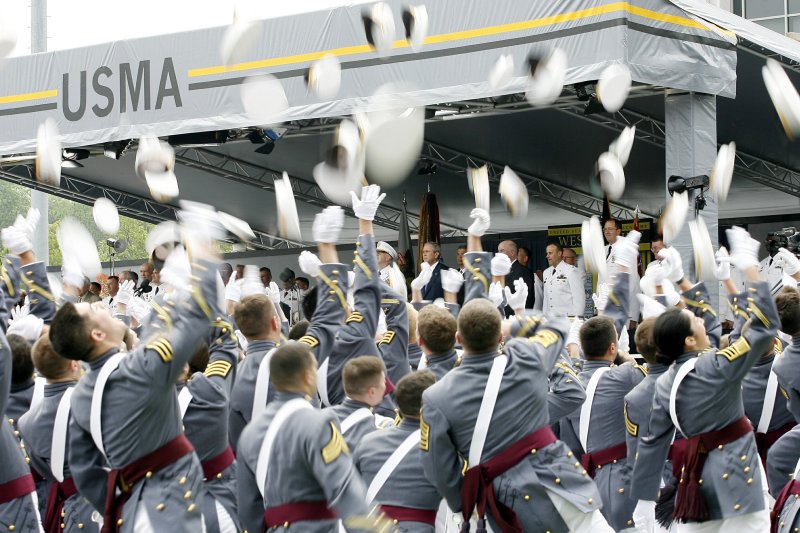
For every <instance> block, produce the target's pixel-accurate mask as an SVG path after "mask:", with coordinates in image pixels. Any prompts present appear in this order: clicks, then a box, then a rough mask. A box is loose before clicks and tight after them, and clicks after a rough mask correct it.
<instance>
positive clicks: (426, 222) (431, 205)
mask: <svg viewBox="0 0 800 533" xmlns="http://www.w3.org/2000/svg"><path fill="white" fill-rule="evenodd" d="M426 242H437V243H438V242H439V204H438V203H437V202H436V195H435V194H433V193H431V192H426V193H425V194H423V195H422V202H420V205H419V251H418V254H419V256H418V258H417V259H418V260H417V264H420V263H422V247H423V246H425V243H426Z"/></svg>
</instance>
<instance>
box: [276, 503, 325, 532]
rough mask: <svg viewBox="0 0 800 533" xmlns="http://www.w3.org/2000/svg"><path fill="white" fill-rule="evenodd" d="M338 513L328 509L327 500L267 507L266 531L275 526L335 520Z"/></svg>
mask: <svg viewBox="0 0 800 533" xmlns="http://www.w3.org/2000/svg"><path fill="white" fill-rule="evenodd" d="M336 518H337V517H336V513H335V512H334V511H333V510H331V509H328V502H327V501H325V500H319V501H313V502H292V503H284V504H283V505H278V506H277V507H267V509H266V510H265V511H264V531H266V530H268V529H270V528H273V527H275V526H284V525H288V524H294V523H295V522H303V521H305V520H335V519H336Z"/></svg>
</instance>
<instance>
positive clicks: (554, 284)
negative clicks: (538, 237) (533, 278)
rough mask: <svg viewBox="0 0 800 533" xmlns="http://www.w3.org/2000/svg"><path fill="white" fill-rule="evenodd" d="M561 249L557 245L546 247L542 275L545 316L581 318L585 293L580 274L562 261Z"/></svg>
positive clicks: (562, 250)
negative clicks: (545, 262)
mask: <svg viewBox="0 0 800 533" xmlns="http://www.w3.org/2000/svg"><path fill="white" fill-rule="evenodd" d="M563 252H564V249H563V247H562V246H561V245H560V244H558V243H551V244H548V245H547V264H548V265H549V267H548V268H547V269H546V270H545V271H544V273H543V274H542V278H543V282H544V302H543V307H542V310H543V312H544V313H545V314H549V315H553V316H556V315H559V316H583V309H584V305H585V304H586V293H585V292H584V290H583V281H582V280H581V275H580V272H578V269H577V268H575V267H574V266H572V265H569V264H567V263H565V262H564V260H563V257H562V255H563Z"/></svg>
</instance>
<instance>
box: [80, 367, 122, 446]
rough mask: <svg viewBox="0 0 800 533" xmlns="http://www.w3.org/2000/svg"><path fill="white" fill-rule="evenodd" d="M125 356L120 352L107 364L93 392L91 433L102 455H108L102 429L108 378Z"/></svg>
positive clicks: (102, 369) (90, 417)
mask: <svg viewBox="0 0 800 533" xmlns="http://www.w3.org/2000/svg"><path fill="white" fill-rule="evenodd" d="M125 355H127V354H126V353H125V352H118V353H116V354H114V355H112V356H111V357H110V358H109V359H108V361H106V362H105V364H104V365H103V367H102V368H101V369H100V372H98V373H97V381H96V382H95V384H94V391H93V392H92V407H91V410H90V412H89V432H90V433H91V434H92V440H93V441H94V445H95V446H97V449H98V450H100V453H102V454H103V455H106V449H105V447H104V446H103V427H102V416H103V392H104V390H105V388H106V381H108V376H110V375H111V373H112V372H113V371H114V370H116V369H117V367H118V366H119V363H120V361H122V358H123V357H125ZM106 458H107V457H106Z"/></svg>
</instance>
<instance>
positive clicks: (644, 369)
mask: <svg viewBox="0 0 800 533" xmlns="http://www.w3.org/2000/svg"><path fill="white" fill-rule="evenodd" d="M633 368H635V369H636V370H638V371H639V372H641V373H642V374H644V375H645V376H646V375H647V367H645V366H644V365H640V364H639V363H634V364H633Z"/></svg>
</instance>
